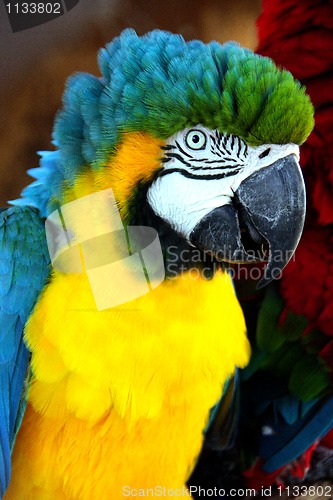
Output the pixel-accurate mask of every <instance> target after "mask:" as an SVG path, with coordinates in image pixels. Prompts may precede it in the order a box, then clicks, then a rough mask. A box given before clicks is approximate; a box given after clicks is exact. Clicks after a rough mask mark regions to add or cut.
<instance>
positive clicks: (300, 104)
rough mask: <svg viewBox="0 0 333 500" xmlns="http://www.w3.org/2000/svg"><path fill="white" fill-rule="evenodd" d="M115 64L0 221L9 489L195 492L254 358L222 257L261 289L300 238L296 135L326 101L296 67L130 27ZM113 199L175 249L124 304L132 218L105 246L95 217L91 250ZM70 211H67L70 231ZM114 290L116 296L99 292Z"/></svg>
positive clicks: (77, 106)
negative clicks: (253, 267)
mask: <svg viewBox="0 0 333 500" xmlns="http://www.w3.org/2000/svg"><path fill="white" fill-rule="evenodd" d="M99 63H100V69H101V73H102V76H101V77H100V78H97V77H94V76H91V75H89V74H78V75H75V76H74V77H72V78H71V79H70V80H69V82H68V86H67V90H66V92H65V95H64V100H63V109H62V110H61V111H60V113H59V115H58V116H57V118H56V122H55V128H54V141H55V144H56V148H57V149H56V151H54V152H48V153H44V154H43V156H42V159H41V165H40V167H39V168H37V169H34V170H33V171H31V172H30V173H31V175H33V176H34V177H35V178H36V181H35V182H34V183H32V184H31V185H30V186H28V187H27V188H26V189H25V190H24V191H23V194H22V198H21V199H20V200H16V201H15V202H14V206H13V207H12V208H9V209H8V210H5V211H4V212H2V213H1V216H0V217H1V218H0V229H1V244H0V256H1V259H0V262H1V264H0V265H1V267H0V269H1V274H0V277H1V282H0V283H1V292H0V293H1V309H0V315H1V338H0V347H1V353H2V361H1V362H2V364H1V394H2V399H1V404H0V412H1V418H0V432H1V450H2V455H1V457H0V480H1V481H0V483H1V489H2V494H4V492H5V490H6V488H7V487H8V484H9V482H10V484H9V488H8V490H7V493H6V494H5V498H6V499H16V500H17V499H18V498H19V499H20V500H21V499H22V500H23V499H25V498H27V499H34V500H35V499H42V500H46V499H55V498H56V499H78V498H79V499H80V500H85V499H87V500H92V499H102V498H112V499H113V500H116V499H118V498H119V499H120V498H123V496H124V495H125V496H126V495H130V494H139V493H138V492H139V490H140V491H141V493H142V492H144V491H147V489H148V488H155V487H157V486H160V487H164V488H166V489H172V491H175V490H176V489H179V492H178V493H180V495H182V496H187V494H188V492H187V490H186V489H185V487H184V485H185V482H186V480H187V478H188V477H189V475H190V472H191V470H192V469H193V466H194V464H195V462H196V459H197V457H198V454H199V452H200V449H201V446H202V442H203V435H204V430H205V429H206V426H207V423H208V419H209V415H210V410H211V409H212V407H214V405H216V404H217V403H218V402H219V400H220V398H221V394H222V392H223V391H225V390H226V389H225V387H228V383H229V382H228V381H230V380H231V377H232V376H233V374H234V372H235V370H236V367H244V366H245V365H246V364H247V362H248V360H249V354H250V348H249V342H248V340H247V337H246V331H245V323H244V319H243V315H242V312H241V308H240V306H239V304H238V301H237V299H236V296H235V293H234V289H233V286H232V282H231V278H230V276H229V274H228V272H227V271H226V268H225V266H224V265H222V264H221V263H222V262H257V261H260V262H266V263H267V266H266V268H265V274H264V276H263V278H262V280H261V284H262V285H264V284H265V283H267V282H269V281H270V280H271V279H272V278H274V277H275V276H276V273H279V271H280V270H281V269H282V268H283V267H284V266H285V264H286V262H287V261H288V259H289V258H290V257H291V255H292V253H293V251H294V250H295V248H296V246H297V243H298V240H299V238H300V234H301V231H302V226H303V221H304V212H305V195H304V185H303V180H302V176H301V173H300V168H299V165H298V151H299V148H298V145H299V144H301V143H302V142H304V141H305V139H306V138H307V136H308V134H309V133H310V131H311V129H312V127H313V109H312V105H311V103H310V100H309V98H308V96H307V95H306V94H305V90H304V88H303V87H302V86H301V85H300V84H299V83H298V82H296V81H295V80H294V79H293V77H292V75H291V74H290V73H289V72H287V71H285V70H281V69H278V68H277V67H276V66H275V65H274V64H273V63H272V61H271V60H270V59H268V58H264V57H261V56H258V55H255V54H253V53H252V52H251V51H250V50H247V49H243V48H241V47H239V46H238V45H237V44H235V43H228V44H225V45H220V44H218V43H217V42H212V43H210V44H208V45H205V44H203V43H201V42H199V41H192V42H188V43H186V42H185V41H184V40H183V38H182V37H181V36H178V35H172V34H170V33H166V32H162V31H154V32H151V33H149V34H147V35H145V36H143V37H138V36H137V35H136V33H135V32H134V31H132V30H126V31H124V32H123V33H122V34H121V36H120V37H119V38H117V39H115V40H114V41H113V42H112V43H110V44H109V45H108V46H107V47H106V48H105V49H103V50H102V51H101V52H100V56H99ZM110 190H111V191H110ZM110 192H112V196H114V199H115V202H116V208H117V210H118V213H119V216H120V220H121V224H122V226H123V230H124V231H125V232H126V231H127V236H128V234H129V232H130V228H131V227H135V226H136V227H146V228H147V227H148V228H153V229H154V230H155V231H156V232H157V234H158V239H159V242H160V246H161V252H162V256H163V268H164V273H165V277H164V279H163V281H162V283H161V284H160V285H159V286H155V287H154V286H151V287H150V289H149V293H144V294H141V295H140V294H137V296H135V297H132V298H131V300H123V301H122V300H121V299H119V297H121V296H122V294H123V293H124V290H127V292H128V290H130V289H131V290H132V288H131V287H132V285H133V283H135V286H136V285H137V282H136V280H137V278H136V276H134V277H133V275H132V271H133V269H132V267H131V264H130V262H133V260H131V259H125V258H124V259H119V255H120V254H121V249H120V248H119V247H118V246H117V245H118V244H119V239H118V238H117V237H116V236H115V234H116V233H119V231H118V229H119V227H120V226H119V224H118V225H117V224H116V227H115V228H114V229H115V230H114V231H113V232H112V230H111V229H110V236H109V237H108V238H106V239H102V240H100V239H98V238H99V237H100V236H103V235H101V234H100V233H99V232H98V231H97V229H96V234H93V235H92V236H94V237H91V239H90V240H89V242H88V246H89V245H90V247H89V252H88V253H87V246H86V243H87V241H85V242H83V243H82V241H83V239H84V238H83V236H82V235H84V234H86V229H87V227H89V230H91V229H92V228H98V227H99V226H100V223H101V221H100V219H103V218H104V217H106V218H107V217H108V214H107V208H106V209H105V210H102V213H101V212H100V211H97V212H95V209H94V205H92V208H91V211H90V210H86V209H85V208H84V205H83V204H82V203H81V201H82V200H85V199H89V200H91V199H93V200H94V199H95V198H94V197H95V196H97V197H98V196H99V194H100V193H110ZM91 197H92V198H91ZM80 200H81V201H80ZM108 206H109V205H108V203H106V202H105V203H104V202H103V207H108ZM68 207H70V208H68ZM73 207H74V208H73ZM111 211H112V210H111ZM55 213H58V214H61V213H62V214H65V213H66V214H67V215H66V216H65V215H64V218H65V219H66V220H65V222H64V221H63V222H64V224H65V227H66V230H65V231H64V233H65V236H64V235H63V238H61V235H60V236H59V232H58V233H57V234H56V236H54V237H52V234H51V233H52V230H50V227H51V226H52V223H54V220H55V219H54V214H55ZM96 214H97V215H96ZM61 217H62V216H59V220H60V219H61ZM45 219H46V233H47V237H48V240H47V242H46V237H45V227H44V220H45ZM118 222H119V221H118ZM48 228H49V229H48ZM93 232H94V231H93ZM120 233H122V234H123V231H122V230H120ZM50 234H51V237H50ZM127 236H126V238H127ZM66 238H67V249H69V250H68V252H67V253H66V258H65V259H62V261H61V259H60V261H61V262H60V264H59V261H58V265H55V260H54V259H53V256H54V253H53V250H54V248H55V250H54V252H55V254H56V253H57V250H59V248H61V247H62V245H64V241H65V240H66ZM126 238H125V239H126ZM120 239H121V238H120ZM121 241H124V240H121ZM126 241H127V240H126ZM127 242H128V241H127ZM71 245H72V246H71ZM119 246H120V247H121V244H120V245H119ZM51 247H52V248H53V250H52V248H51ZM70 247H71V248H72V250H73V249H74V250H73V252H75V251H77V252H78V253H77V255H76V257H77V256H79V257H78V259H79V261H80V262H81V264H82V265H81V267H80V266H78V267H76V257H73V254H72V253H71V251H72V250H70ZM119 252H120V253H119ZM143 253H144V252H143V250H142V252H141V254H142V255H143ZM129 255H130V256H131V257H133V256H135V252H134V253H133V252H132V253H131V251H130V250H129ZM145 255H146V254H145ZM50 258H51V259H52V264H53V269H52V266H51V264H50ZM108 259H109V260H108ZM117 259H118V260H117ZM111 260H112V264H114V263H117V265H118V264H119V266H120V267H121V268H122V273H123V274H122V276H123V278H124V279H123V280H121V279H118V278H119V277H118V278H117V279H116V276H113V275H111V276H110V274H108V273H107V272H106V268H107V266H108V264H109V262H111ZM148 260H149V257H148ZM91 261H93V263H92V262H91ZM153 264H154V265H155V263H153ZM105 266H106V267H105ZM92 269H93V272H94V273H95V272H96V273H97V274H98V276H99V281H98V286H97V288H96V287H95V288H94V287H93V286H92V284H91V279H90V278H91V276H92ZM145 272H146V274H147V268H145ZM94 276H96V274H94ZM95 285H96V282H95ZM95 285H94V286H95ZM133 286H134V285H133ZM96 290H97V292H96ZM110 291H111V292H112V293H113V297H116V299H115V300H116V302H117V304H116V305H114V304H115V302H113V303H112V304H109V307H108V304H107V303H106V304H105V303H103V305H102V306H101V305H100V304H98V303H96V293H97V295H98V294H99V293H101V294H102V295H103V294H104V295H103V297H104V296H105V294H106V295H107V294H108V293H109V292H110ZM117 294H118V295H119V296H118V295H117ZM125 295H126V294H125ZM117 297H118V299H119V300H117ZM97 302H98V301H97ZM102 302H103V300H102ZM14 443H15V445H14ZM12 449H13V455H12V474H11V450H12ZM10 474H11V475H12V477H11V480H10Z"/></svg>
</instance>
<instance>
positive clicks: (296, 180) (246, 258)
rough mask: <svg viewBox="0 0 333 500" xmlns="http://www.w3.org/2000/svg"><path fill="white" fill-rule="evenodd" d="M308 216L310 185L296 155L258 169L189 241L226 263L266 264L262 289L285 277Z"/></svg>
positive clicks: (198, 228) (202, 223) (207, 217)
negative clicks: (283, 271) (286, 268)
mask: <svg viewBox="0 0 333 500" xmlns="http://www.w3.org/2000/svg"><path fill="white" fill-rule="evenodd" d="M304 218H305V186H304V181H303V177H302V173H301V170H300V167H299V165H298V162H297V160H296V157H295V156H294V155H289V156H286V157H285V158H282V159H279V160H278V161H276V162H274V163H272V164H271V165H269V166H267V167H264V168H262V169H261V170H258V171H256V172H255V173H253V174H252V175H250V176H249V177H247V178H246V179H244V180H243V181H242V182H241V184H240V185H239V187H238V189H237V190H236V191H235V193H234V198H233V200H232V205H224V206H222V207H219V208H216V209H214V210H212V211H211V212H210V213H209V214H207V215H206V216H205V217H204V218H203V219H202V220H201V221H200V222H199V223H198V224H197V225H196V226H195V228H194V229H193V231H192V232H191V235H190V241H191V243H193V244H194V245H195V246H197V247H199V248H202V249H203V250H205V251H208V252H210V253H212V254H214V255H215V256H216V258H217V259H218V260H221V261H226V262H239V263H251V262H267V266H266V268H265V272H264V276H263V277H262V279H261V280H260V282H259V284H258V287H259V288H261V287H262V286H264V285H266V284H267V283H269V282H270V281H271V280H272V279H274V278H277V277H278V276H279V275H280V272H281V271H282V269H283V268H284V267H285V266H286V264H287V263H288V261H289V260H290V258H291V257H292V255H293V254H294V252H295V250H296V247H297V245H298V242H299V239H300V237H301V234H302V230H303V225H304Z"/></svg>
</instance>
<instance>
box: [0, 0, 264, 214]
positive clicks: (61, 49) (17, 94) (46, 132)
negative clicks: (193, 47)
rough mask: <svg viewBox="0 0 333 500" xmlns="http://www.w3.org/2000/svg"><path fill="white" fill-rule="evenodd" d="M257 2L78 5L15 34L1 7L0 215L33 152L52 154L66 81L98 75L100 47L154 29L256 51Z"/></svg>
mask: <svg viewBox="0 0 333 500" xmlns="http://www.w3.org/2000/svg"><path fill="white" fill-rule="evenodd" d="M260 3H261V2H260V0H232V1H230V0H229V1H226V0H204V1H202V0H201V1H199V0H168V1H167V2H166V1H162V0H94V1H91V0H80V1H79V3H78V4H77V5H76V6H75V7H74V8H73V9H72V10H71V11H69V12H68V13H66V14H64V15H63V16H61V17H58V18H57V19H54V20H53V21H50V22H48V23H45V24H42V25H40V26H36V27H34V28H30V29H28V30H25V31H20V32H17V33H13V32H12V30H11V26H10V23H9V20H8V17H7V14H6V10H5V6H4V3H2V2H1V4H0V37H1V38H0V42H1V43H0V100H1V113H0V207H1V206H6V200H10V199H14V198H16V197H18V196H19V194H20V192H21V190H22V188H23V187H24V186H25V185H26V184H28V183H29V182H30V181H31V178H30V177H28V176H27V174H26V173H25V172H26V170H27V169H28V168H32V167H35V166H37V165H38V155H37V153H36V152H37V151H39V150H43V149H52V145H51V136H52V125H53V120H54V115H55V113H56V111H57V109H59V107H60V106H61V96H62V93H63V89H64V86H65V81H66V79H67V77H68V76H69V75H70V74H72V73H73V72H76V71H88V72H91V73H94V74H97V75H98V74H99V72H98V68H97V63H96V55H97V51H98V49H99V48H100V47H102V46H103V45H105V43H107V42H108V41H110V40H111V39H112V38H113V37H115V36H117V35H118V34H119V33H120V32H121V31H122V30H123V29H124V28H126V27H132V28H134V29H135V30H136V31H137V32H138V34H144V33H145V32H147V31H150V30H152V29H155V28H159V29H164V30H169V31H172V32H174V33H180V34H182V35H183V36H184V37H185V38H186V39H187V40H189V39H193V38H199V39H201V40H203V41H204V42H209V41H210V40H217V41H219V42H224V41H227V40H236V41H238V42H239V43H240V44H241V45H244V46H246V47H249V48H252V49H254V48H255V46H256V27H255V22H256V18H257V17H258V15H259V13H260Z"/></svg>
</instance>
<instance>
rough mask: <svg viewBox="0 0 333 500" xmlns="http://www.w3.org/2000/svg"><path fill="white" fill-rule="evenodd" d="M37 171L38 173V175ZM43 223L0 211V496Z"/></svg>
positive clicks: (42, 249)
mask: <svg viewBox="0 0 333 500" xmlns="http://www.w3.org/2000/svg"><path fill="white" fill-rule="evenodd" d="M41 175H42V176H43V175H44V174H41ZM48 264H49V256H48V250H47V246H46V240H45V230H44V223H43V221H42V219H41V218H40V216H39V214H38V212H37V210H35V209H34V208H29V207H20V206H17V207H12V208H9V209H7V210H4V211H1V212H0V285H1V286H0V353H1V354H0V495H1V497H2V496H3V495H4V492H5V490H6V488H7V486H8V483H9V479H10V470H11V458H10V457H11V449H12V447H13V444H14V441H15V437H16V433H17V430H18V428H19V426H20V423H21V420H22V417H23V414H24V410H25V405H26V401H25V397H24V384H25V380H26V378H27V375H28V361H29V356H30V355H29V352H28V350H27V348H26V347H25V345H24V342H23V327H24V325H25V323H26V321H27V319H28V317H29V315H30V313H31V311H32V308H33V306H34V304H35V302H36V300H37V298H38V296H39V293H40V291H41V290H42V288H43V287H44V285H45V283H46V281H47V277H48V274H49V266H48Z"/></svg>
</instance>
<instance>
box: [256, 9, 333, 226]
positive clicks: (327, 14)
mask: <svg viewBox="0 0 333 500" xmlns="http://www.w3.org/2000/svg"><path fill="white" fill-rule="evenodd" d="M332 28H333V1H332V0H264V1H263V13H262V14H261V16H260V17H259V19H258V33H259V45H258V50H257V51H258V52H259V53H260V54H262V55H267V56H269V57H272V58H273V59H274V60H275V62H276V63H277V64H279V65H281V66H283V67H285V68H287V69H288V70H289V71H291V72H292V73H293V75H294V76H295V77H296V78H298V79H299V80H300V81H301V82H302V83H303V84H304V85H306V87H307V91H308V93H309V95H310V97H311V99H312V101H313V103H314V105H315V108H316V112H315V120H316V125H315V130H314V132H313V133H312V134H311V136H310V138H309V139H308V142H307V144H306V145H305V146H303V148H302V151H301V155H302V156H301V158H302V167H303V169H304V174H305V177H306V181H307V189H308V200H309V209H310V212H313V213H310V214H309V215H310V219H311V220H312V219H313V220H315V221H316V222H317V223H318V224H323V225H325V224H331V223H333V203H332V199H333V95H332V91H331V89H332V83H333V31H332Z"/></svg>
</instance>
